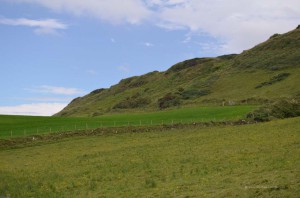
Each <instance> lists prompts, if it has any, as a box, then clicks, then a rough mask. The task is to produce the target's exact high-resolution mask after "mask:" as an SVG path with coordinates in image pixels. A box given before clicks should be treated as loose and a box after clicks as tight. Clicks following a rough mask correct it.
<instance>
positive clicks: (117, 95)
mask: <svg viewBox="0 0 300 198" xmlns="http://www.w3.org/2000/svg"><path fill="white" fill-rule="evenodd" d="M299 49H300V28H299V27H298V28H297V29H295V30H293V31H290V32H288V33H286V34H282V35H279V34H275V35H273V36H271V37H270V39H269V40H267V41H265V42H264V43H261V44H259V45H257V46H255V47H254V48H252V49H250V50H246V51H244V52H243V53H241V54H238V55H237V54H232V55H224V56H219V57H216V58H195V59H191V60H186V61H183V62H180V63H178V64H175V65H174V66H172V67H171V68H170V69H168V70H167V71H164V72H158V71H154V72H150V73H148V74H145V75H142V76H135V77H131V78H127V79H123V80H121V81H120V82H119V83H118V84H117V85H114V86H112V87H110V88H109V89H98V90H95V91H93V92H91V93H90V94H88V95H86V96H84V97H80V98H76V99H74V100H73V101H72V102H71V103H70V104H69V105H68V106H67V107H66V108H65V109H63V110H62V111H61V112H59V113H57V114H56V116H98V115H102V114H105V113H112V112H130V111H141V110H143V111H144V110H146V111H147V110H158V109H164V108H171V107H177V106H194V105H204V104H205V105H207V104H214V105H232V104H240V103H263V102H268V101H273V100H276V99H278V98H281V97H299V96H300V88H299V86H298V85H299V84H300V50H299Z"/></svg>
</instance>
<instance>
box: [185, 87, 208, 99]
mask: <svg viewBox="0 0 300 198" xmlns="http://www.w3.org/2000/svg"><path fill="white" fill-rule="evenodd" d="M208 94H210V91H209V90H206V89H204V90H197V89H190V90H186V91H183V92H182V93H181V96H182V98H183V99H184V100H188V99H193V98H198V97H200V96H206V95H208Z"/></svg>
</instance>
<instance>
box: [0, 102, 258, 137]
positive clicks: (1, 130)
mask: <svg viewBox="0 0 300 198" xmlns="http://www.w3.org/2000/svg"><path fill="white" fill-rule="evenodd" d="M254 108H256V106H225V107H221V106H218V107H195V108H179V109H173V110H164V111H156V112H149V113H144V112H143V113H131V114H111V115H104V116H99V117H36V116H6V115H0V137H2V138H6V137H11V136H12V137H16V136H26V135H36V134H39V135H40V134H44V133H51V132H63V131H74V130H83V129H93V128H101V127H114V126H116V127H119V126H128V125H130V126H132V125H142V126H147V125H161V124H176V123H192V122H206V121H221V120H237V119H241V118H244V117H245V115H246V114H247V113H248V112H250V111H252V110H253V109H254Z"/></svg>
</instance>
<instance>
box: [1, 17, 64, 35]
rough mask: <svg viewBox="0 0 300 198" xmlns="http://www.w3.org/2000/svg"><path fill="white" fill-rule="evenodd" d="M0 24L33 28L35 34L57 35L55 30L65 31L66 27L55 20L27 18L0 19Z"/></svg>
mask: <svg viewBox="0 0 300 198" xmlns="http://www.w3.org/2000/svg"><path fill="white" fill-rule="evenodd" d="M0 24H2V25H10V26H26V27H31V28H34V32H35V33H36V34H57V30H65V29H67V28H68V26H67V25H66V24H64V23H62V22H59V21H57V20H55V19H44V20H33V19H27V18H19V19H8V18H0Z"/></svg>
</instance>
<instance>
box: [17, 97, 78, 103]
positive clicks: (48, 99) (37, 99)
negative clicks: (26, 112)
mask: <svg viewBox="0 0 300 198" xmlns="http://www.w3.org/2000/svg"><path fill="white" fill-rule="evenodd" d="M18 99H22V100H24V101H31V102H70V101H71V100H72V99H73V98H54V97H34V98H18Z"/></svg>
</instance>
